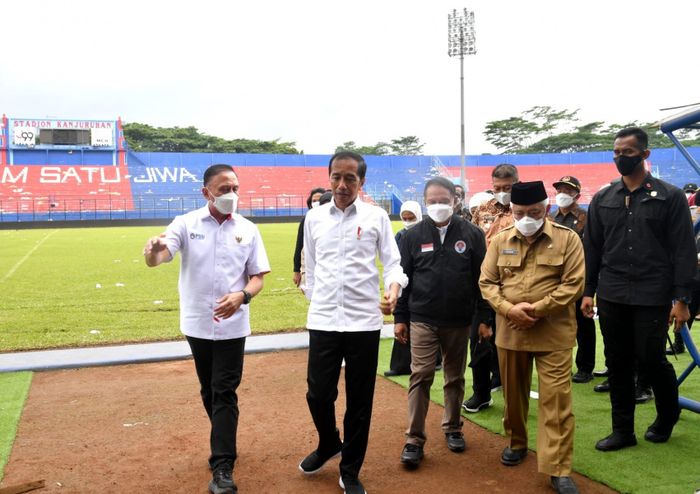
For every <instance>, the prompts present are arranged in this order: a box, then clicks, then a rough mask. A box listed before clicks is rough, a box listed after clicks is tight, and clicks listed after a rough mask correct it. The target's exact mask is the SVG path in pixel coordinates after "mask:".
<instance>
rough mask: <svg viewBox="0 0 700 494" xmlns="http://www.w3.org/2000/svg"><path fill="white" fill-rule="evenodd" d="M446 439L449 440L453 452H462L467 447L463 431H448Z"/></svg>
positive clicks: (449, 446)
mask: <svg viewBox="0 0 700 494" xmlns="http://www.w3.org/2000/svg"><path fill="white" fill-rule="evenodd" d="M445 439H446V440H447V448H448V449H449V450H450V451H452V452H453V453H461V452H462V451H464V450H465V449H467V443H466V442H465V441H464V434H462V433H461V432H448V433H447V434H445Z"/></svg>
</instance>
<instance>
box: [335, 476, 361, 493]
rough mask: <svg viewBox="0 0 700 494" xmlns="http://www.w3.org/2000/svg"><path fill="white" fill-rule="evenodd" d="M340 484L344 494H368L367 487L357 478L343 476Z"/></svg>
mask: <svg viewBox="0 0 700 494" xmlns="http://www.w3.org/2000/svg"><path fill="white" fill-rule="evenodd" d="M338 484H339V485H340V487H341V488H342V489H343V493H344V494H367V491H366V490H365V486H363V485H362V482H360V479H358V478H357V477H348V476H341V477H340V479H339V480H338Z"/></svg>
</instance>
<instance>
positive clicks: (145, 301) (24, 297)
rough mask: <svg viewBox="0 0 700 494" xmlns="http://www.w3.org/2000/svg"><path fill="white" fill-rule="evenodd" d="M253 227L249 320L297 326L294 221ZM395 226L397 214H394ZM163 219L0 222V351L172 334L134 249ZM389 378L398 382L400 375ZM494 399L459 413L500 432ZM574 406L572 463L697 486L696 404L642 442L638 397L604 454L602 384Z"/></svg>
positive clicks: (20, 386) (621, 479)
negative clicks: (259, 279) (266, 261)
mask: <svg viewBox="0 0 700 494" xmlns="http://www.w3.org/2000/svg"><path fill="white" fill-rule="evenodd" d="M259 227H260V231H261V233H262V236H263V240H264V242H265V246H266V249H267V253H268V256H269V258H270V263H271V265H272V273H270V274H269V275H268V276H266V278H265V289H264V291H263V293H262V294H261V295H260V296H259V297H257V298H256V299H255V300H254V301H253V310H252V311H251V324H252V327H253V331H254V332H255V333H264V332H275V331H284V330H293V329H298V328H302V327H303V326H304V324H305V319H306V308H307V302H306V299H305V298H304V297H303V296H302V295H301V293H300V292H299V291H298V290H297V289H296V288H295V287H294V285H293V284H292V279H291V271H292V262H291V258H292V252H293V248H294V239H295V235H296V230H297V225H296V224H294V223H286V224H261V225H259ZM394 227H395V229H398V228H399V227H400V225H399V224H398V223H395V224H394ZM163 229H164V228H163V227H118V228H86V229H55V230H16V231H15V230H1V231H0V290H1V293H2V297H0V352H8V351H16V350H29V349H38V348H53V347H72V346H87V345H100V344H114V343H122V342H135V341H153V340H167V339H179V338H181V335H180V331H179V329H178V294H177V276H178V261H175V262H173V263H171V264H169V265H163V266H160V267H158V268H155V269H150V268H147V267H146V266H145V264H144V262H143V258H142V255H141V250H142V248H143V245H144V243H145V241H146V239H147V238H148V237H150V236H152V235H156V234H158V233H160V232H162V231H163ZM98 284H99V285H100V288H97V285H98ZM598 341H599V342H601V341H602V340H601V339H599V340H598ZM390 352H391V341H384V342H382V350H381V356H380V359H381V360H380V368H379V370H380V372H383V371H384V370H386V369H387V368H388V362H389V354H390ZM598 353H599V358H598V362H599V363H602V362H603V358H602V345H601V344H600V343H599V345H598ZM688 361H689V358H688V355H687V354H685V355H683V356H681V357H680V361H679V362H678V363H676V362H675V361H673V362H674V365H675V366H676V369H677V370H679V371H680V370H682V369H684V368H685V367H686V366H687V364H688ZM396 381H397V382H399V383H400V384H402V385H404V386H405V385H406V384H407V381H408V379H407V378H405V377H402V378H398V379H396ZM30 382H31V373H19V374H4V375H3V374H0V478H1V477H2V466H3V465H4V462H5V461H6V459H7V455H8V454H9V451H10V448H11V445H12V441H13V439H14V434H15V429H16V424H17V421H18V420H19V416H20V411H21V408H22V406H23V403H24V399H25V398H26V396H27V392H28V389H29V386H30ZM441 386H442V375H441V374H440V373H438V375H437V377H436V380H435V384H434V386H433V390H432V395H431V396H432V398H433V400H434V401H436V402H437V403H442V388H441ZM470 386H471V375H470V373H469V372H467V387H468V390H467V393H469V390H470ZM682 394H683V395H685V396H688V397H691V398H694V399H700V371H696V372H694V373H693V374H692V375H691V376H690V377H689V379H688V380H687V382H686V383H685V384H684V386H683V387H682ZM467 396H468V394H467ZM494 398H495V404H494V406H493V407H492V408H490V409H488V410H485V411H483V412H481V413H479V414H476V415H469V416H468V418H469V419H470V420H473V421H474V422H475V423H477V424H479V425H481V426H483V427H485V428H487V429H489V430H492V431H494V432H498V433H502V424H501V418H502V411H503V408H502V405H503V404H502V398H501V395H500V394H499V393H497V394H495V395H494ZM379 399H380V398H379ZM574 411H575V414H576V417H577V424H576V442H575V459H574V467H575V469H576V470H577V471H579V472H581V473H583V474H585V475H587V476H589V477H591V478H594V479H596V480H599V481H602V482H605V483H607V484H608V485H610V486H612V487H613V488H615V489H617V490H619V491H621V492H634V493H652V492H664V493H666V492H668V493H675V492H678V493H681V492H683V493H689V492H693V490H694V489H698V488H700V467H698V461H697V454H696V452H695V450H694V446H695V443H696V442H697V440H698V433H699V432H700V415H696V414H692V413H690V412H684V413H683V415H682V418H681V422H680V423H679V425H678V427H677V429H676V431H675V432H674V436H673V439H672V441H671V442H670V443H668V444H664V445H651V444H649V443H646V442H645V441H644V440H642V439H641V438H642V436H643V433H644V430H645V429H646V426H647V425H648V424H649V423H650V422H651V421H652V420H653V417H654V408H653V404H651V403H649V404H646V405H641V406H640V407H639V408H638V412H637V434H638V439H640V444H639V446H637V447H636V448H631V449H629V450H625V451H621V452H616V453H608V454H602V453H598V452H596V451H595V450H594V448H593V445H594V443H595V441H596V440H598V439H600V438H601V437H603V436H604V435H606V434H607V433H608V432H609V427H610V404H609V399H608V397H607V395H599V394H597V393H593V391H592V384H587V385H574ZM535 413H536V406H535V407H534V408H532V409H531V413H530V415H531V417H530V425H531V430H532V434H531V437H532V439H533V446H534V437H535V436H534V427H535V424H536V420H535ZM429 447H430V446H428V448H429ZM473 447H478V445H473ZM399 453H400V452H399V451H397V452H396V458H398V455H399ZM397 461H398V460H397Z"/></svg>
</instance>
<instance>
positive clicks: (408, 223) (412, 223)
mask: <svg viewBox="0 0 700 494" xmlns="http://www.w3.org/2000/svg"><path fill="white" fill-rule="evenodd" d="M401 221H403V226H404V227H406V230H410V229H411V228H413V227H414V226H416V225H417V224H418V220H411V221H406V220H401Z"/></svg>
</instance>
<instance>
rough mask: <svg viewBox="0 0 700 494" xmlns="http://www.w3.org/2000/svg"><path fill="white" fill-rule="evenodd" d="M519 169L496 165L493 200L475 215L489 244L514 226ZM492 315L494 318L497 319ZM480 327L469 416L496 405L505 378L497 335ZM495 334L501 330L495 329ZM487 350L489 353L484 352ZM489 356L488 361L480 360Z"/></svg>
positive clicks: (473, 338)
mask: <svg viewBox="0 0 700 494" xmlns="http://www.w3.org/2000/svg"><path fill="white" fill-rule="evenodd" d="M518 180H519V178H518V170H517V168H515V167H514V166H513V165H509V164H507V163H503V164H500V165H498V166H496V167H495V168H494V169H493V171H492V172H491V183H492V188H493V195H494V197H493V199H491V200H489V201H487V202H486V203H483V204H481V205H479V207H478V208H477V209H476V211H475V212H474V216H473V218H472V222H473V223H474V224H475V225H476V226H478V227H480V228H481V229H482V230H483V231H484V232H485V234H486V245H487V246H488V245H489V243H490V242H491V239H492V238H493V237H495V236H496V235H497V234H498V233H499V232H500V231H501V230H503V229H504V228H508V227H509V226H511V225H512V224H513V212H512V211H511V209H510V194H511V189H512V187H513V184H515V183H517V182H518ZM493 317H494V314H492V317H491V319H493ZM476 328H477V325H476V324H472V325H471V334H470V335H469V353H470V358H471V362H470V363H469V367H470V368H471V370H472V390H473V393H472V395H471V396H470V397H469V399H467V400H466V401H465V402H464V403H463V404H462V408H464V410H466V411H467V412H469V413H478V412H479V411H481V410H483V409H484V408H488V407H490V406H491V405H492V404H493V400H492V399H491V392H492V391H496V390H498V389H500V387H501V377H500V371H499V368H498V351H497V350H496V347H495V346H494V345H493V340H494V336H492V337H490V338H484V337H483V335H480V334H479V333H478V332H477V331H476ZM493 331H494V332H495V331H497V329H496V328H495V327H494V328H493ZM482 348H483V349H486V350H488V352H483V351H480V349H482ZM485 353H488V354H489V355H486V356H487V357H488V358H485V357H483V358H479V356H480V355H482V356H484V354H485Z"/></svg>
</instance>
